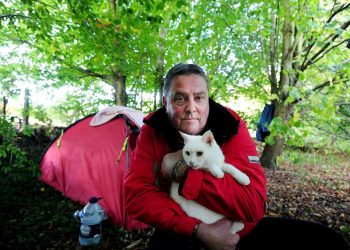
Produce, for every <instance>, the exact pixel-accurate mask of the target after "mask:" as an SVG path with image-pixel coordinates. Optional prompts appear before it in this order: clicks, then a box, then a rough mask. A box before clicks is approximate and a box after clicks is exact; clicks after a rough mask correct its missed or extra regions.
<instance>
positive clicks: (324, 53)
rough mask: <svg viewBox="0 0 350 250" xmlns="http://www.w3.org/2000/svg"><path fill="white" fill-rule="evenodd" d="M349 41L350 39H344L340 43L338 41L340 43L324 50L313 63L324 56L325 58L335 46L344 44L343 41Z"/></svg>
mask: <svg viewBox="0 0 350 250" xmlns="http://www.w3.org/2000/svg"><path fill="white" fill-rule="evenodd" d="M348 41H349V39H345V40H344V41H341V42H340V43H338V44H336V45H334V46H332V47H330V48H329V49H327V50H326V51H324V52H323V53H322V55H320V56H319V58H317V59H316V60H314V61H313V63H316V62H317V61H319V60H320V59H322V58H323V57H324V56H325V55H326V54H327V53H328V52H329V51H331V50H332V49H334V48H336V47H338V46H340V45H342V44H343V43H346V42H348Z"/></svg>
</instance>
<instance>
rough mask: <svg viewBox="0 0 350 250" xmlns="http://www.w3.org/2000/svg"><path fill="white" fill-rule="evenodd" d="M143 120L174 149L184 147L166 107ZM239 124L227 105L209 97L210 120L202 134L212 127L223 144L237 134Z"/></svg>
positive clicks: (219, 142)
mask: <svg viewBox="0 0 350 250" xmlns="http://www.w3.org/2000/svg"><path fill="white" fill-rule="evenodd" d="M143 122H144V123H145V124H147V125H149V126H151V127H152V128H154V129H155V130H156V131H157V132H158V133H159V134H160V135H161V136H163V137H164V138H165V139H166V141H167V142H168V145H169V146H170V148H171V149H173V150H174V151H175V150H179V149H181V148H183V139H182V137H181V135H180V133H179V132H178V131H177V129H175V128H174V127H173V126H172V125H171V123H170V121H169V119H168V115H167V113H166V111H165V108H164V107H162V108H160V109H158V110H157V111H155V112H154V113H153V114H151V115H149V116H147V117H146V118H145V119H144V121H143ZM238 126H239V121H238V120H236V119H235V118H234V117H233V116H232V114H231V113H230V112H229V111H228V110H227V109H226V108H225V107H223V106H222V105H220V104H218V103H216V102H215V101H214V100H212V99H209V117H208V121H207V124H206V125H205V127H204V129H203V131H202V132H201V133H200V134H203V133H204V132H205V131H207V130H209V129H210V130H211V131H212V132H213V134H214V137H215V140H216V141H217V143H218V144H219V145H221V144H222V143H224V142H226V141H228V140H229V139H230V138H231V137H232V136H233V135H235V134H237V131H238Z"/></svg>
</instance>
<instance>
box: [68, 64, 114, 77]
mask: <svg viewBox="0 0 350 250" xmlns="http://www.w3.org/2000/svg"><path fill="white" fill-rule="evenodd" d="M71 68H72V69H75V70H77V71H79V72H80V73H83V74H85V75H86V76H92V77H97V78H100V79H103V80H107V79H108V77H107V76H106V75H102V74H99V73H95V72H93V71H92V70H90V69H83V68H81V67H76V66H72V67H71Z"/></svg>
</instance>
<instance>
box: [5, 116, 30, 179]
mask: <svg viewBox="0 0 350 250" xmlns="http://www.w3.org/2000/svg"><path fill="white" fill-rule="evenodd" d="M18 139H19V138H18V136H17V131H16V130H15V129H14V128H13V126H12V124H11V123H10V122H9V121H8V120H7V119H6V118H5V117H4V116H1V117H0V181H1V184H6V183H8V182H20V181H24V180H25V179H26V176H27V175H30V176H33V172H32V171H33V169H32V167H31V164H32V163H31V162H28V161H27V157H26V153H25V152H24V151H22V150H21V149H20V148H18V146H17V140H18Z"/></svg>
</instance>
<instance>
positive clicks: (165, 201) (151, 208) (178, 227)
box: [124, 125, 199, 235]
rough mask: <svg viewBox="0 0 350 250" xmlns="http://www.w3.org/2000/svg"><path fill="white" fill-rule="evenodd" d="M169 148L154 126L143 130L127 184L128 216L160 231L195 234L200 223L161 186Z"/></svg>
mask: <svg viewBox="0 0 350 250" xmlns="http://www.w3.org/2000/svg"><path fill="white" fill-rule="evenodd" d="M155 141H157V143H155ZM166 148H167V147H166V144H165V143H164V142H162V141H161V140H160V139H159V138H157V136H156V135H155V133H154V130H153V129H152V128H151V127H149V126H147V125H144V126H143V127H142V129H141V133H140V135H139V137H138V141H137V146H136V149H135V151H134V155H133V158H132V160H131V164H130V169H129V171H128V173H127V176H126V179H125V182H124V190H125V203H126V209H127V213H128V214H129V216H132V217H133V218H135V219H137V220H139V221H141V222H144V223H146V224H149V225H152V226H156V227H158V228H160V229H165V230H172V231H174V232H177V233H180V234H186V235H191V233H192V230H193V228H194V227H195V225H196V224H197V223H198V222H199V221H198V220H197V219H195V218H192V217H189V216H187V215H186V214H185V213H184V212H183V211H182V209H181V208H180V206H179V205H178V204H177V203H176V202H175V201H174V200H173V199H171V197H170V196H169V194H168V193H167V192H166V191H164V190H163V189H161V188H160V187H159V185H158V184H159V179H158V177H159V171H160V164H161V159H162V158H163V156H164V154H165V153H167V152H166V151H165V150H166ZM159 151H164V152H162V153H159Z"/></svg>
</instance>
